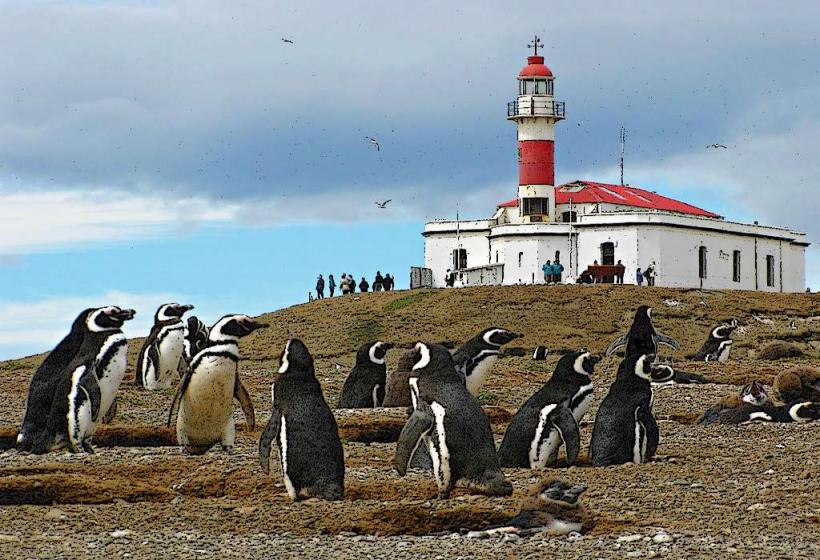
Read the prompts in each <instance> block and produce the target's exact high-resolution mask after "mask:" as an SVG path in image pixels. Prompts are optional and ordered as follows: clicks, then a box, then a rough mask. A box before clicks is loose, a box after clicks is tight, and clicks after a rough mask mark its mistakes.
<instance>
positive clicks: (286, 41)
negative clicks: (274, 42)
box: [282, 37, 293, 45]
mask: <svg viewBox="0 0 820 560" xmlns="http://www.w3.org/2000/svg"><path fill="white" fill-rule="evenodd" d="M282 42H283V43H290V44H291V45H292V44H293V41H291V40H290V39H285V38H284V37H282Z"/></svg>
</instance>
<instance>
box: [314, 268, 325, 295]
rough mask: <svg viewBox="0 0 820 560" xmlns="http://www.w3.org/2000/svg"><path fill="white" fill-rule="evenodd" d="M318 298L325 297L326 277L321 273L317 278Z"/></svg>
mask: <svg viewBox="0 0 820 560" xmlns="http://www.w3.org/2000/svg"><path fill="white" fill-rule="evenodd" d="M316 299H325V279H324V278H322V275H321V274H320V275H319V278H317V279H316Z"/></svg>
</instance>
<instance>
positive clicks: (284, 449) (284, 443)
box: [279, 414, 297, 500]
mask: <svg viewBox="0 0 820 560" xmlns="http://www.w3.org/2000/svg"><path fill="white" fill-rule="evenodd" d="M279 461H280V462H281V463H282V480H283V481H284V482H285V489H286V490H287V491H288V496H290V499H291V500H296V498H297V495H296V487H295V486H293V482H291V480H290V476H289V475H288V421H287V418H285V415H284V414H283V415H282V418H281V421H280V423H279Z"/></svg>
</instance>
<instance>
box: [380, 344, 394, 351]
mask: <svg viewBox="0 0 820 560" xmlns="http://www.w3.org/2000/svg"><path fill="white" fill-rule="evenodd" d="M382 348H384V349H385V350H390V349H391V348H393V343H392V342H382Z"/></svg>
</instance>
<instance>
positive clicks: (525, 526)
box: [467, 478, 595, 538]
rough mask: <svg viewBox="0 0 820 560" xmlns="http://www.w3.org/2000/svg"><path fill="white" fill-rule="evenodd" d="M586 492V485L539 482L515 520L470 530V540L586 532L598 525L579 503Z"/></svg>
mask: <svg viewBox="0 0 820 560" xmlns="http://www.w3.org/2000/svg"><path fill="white" fill-rule="evenodd" d="M586 489H587V487H586V486H584V485H583V484H574V485H570V484H567V483H565V482H563V481H562V480H559V479H557V478H547V479H543V480H539V481H537V482H536V483H535V484H533V485H532V486H531V487H530V489H529V491H528V492H527V496H526V497H525V498H524V500H523V501H522V503H521V507H520V509H519V511H518V514H516V515H515V517H513V518H511V519H510V520H509V521H507V522H506V523H504V524H503V525H500V526H497V527H493V528H491V529H486V530H483V531H470V532H469V533H467V537H468V538H482V537H493V536H497V535H505V534H515V535H519V536H522V537H523V536H528V535H534V534H536V533H546V534H547V535H551V536H563V535H567V534H569V533H585V532H587V531H589V530H590V529H592V528H593V527H594V526H595V519H594V517H593V516H592V515H590V514H589V512H588V511H587V510H586V508H584V506H583V505H581V504H580V503H578V499H579V498H580V497H581V494H583V493H584V492H585V491H586Z"/></svg>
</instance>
